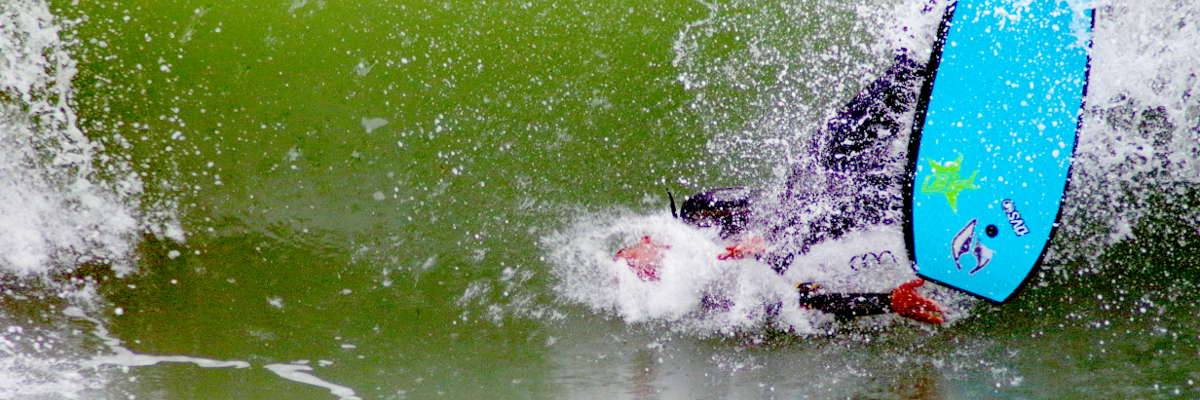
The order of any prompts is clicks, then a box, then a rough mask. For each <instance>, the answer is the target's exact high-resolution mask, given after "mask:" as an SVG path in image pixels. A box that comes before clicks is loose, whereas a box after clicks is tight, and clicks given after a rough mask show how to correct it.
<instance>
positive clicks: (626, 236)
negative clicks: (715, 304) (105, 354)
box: [544, 1, 1200, 333]
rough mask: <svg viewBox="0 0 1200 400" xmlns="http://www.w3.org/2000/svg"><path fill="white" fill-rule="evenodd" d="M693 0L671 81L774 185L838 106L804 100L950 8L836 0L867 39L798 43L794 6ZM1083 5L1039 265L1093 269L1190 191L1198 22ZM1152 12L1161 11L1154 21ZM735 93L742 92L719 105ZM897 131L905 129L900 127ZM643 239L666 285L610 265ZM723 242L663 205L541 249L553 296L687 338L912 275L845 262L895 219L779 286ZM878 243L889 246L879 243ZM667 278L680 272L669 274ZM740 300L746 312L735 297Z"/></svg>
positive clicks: (920, 52) (892, 231)
mask: <svg viewBox="0 0 1200 400" xmlns="http://www.w3.org/2000/svg"><path fill="white" fill-rule="evenodd" d="M701 3H702V4H703V5H704V6H705V9H707V10H708V11H709V13H708V15H707V16H706V17H705V18H703V19H701V20H699V21H697V22H695V23H692V24H689V25H687V26H686V27H685V28H684V29H683V30H682V32H681V33H680V35H679V37H678V38H677V40H676V43H675V44H674V48H675V51H676V59H675V66H676V67H677V68H680V69H681V70H682V71H683V72H682V73H681V74H680V76H679V79H680V82H681V83H682V84H683V86H684V87H685V89H688V90H689V92H691V93H694V94H695V100H694V102H693V107H694V108H697V109H701V110H707V111H709V112H705V113H703V115H705V116H707V117H708V118H710V119H709V120H708V121H707V123H706V124H705V128H706V130H707V131H708V133H709V135H710V137H711V138H712V139H710V142H709V146H708V148H709V150H710V152H711V153H712V155H713V156H714V157H715V158H717V159H719V160H721V161H720V162H721V163H723V164H725V165H730V166H731V168H727V171H728V172H729V174H730V175H731V176H733V177H735V178H737V179H739V180H740V181H741V182H740V183H743V184H747V183H753V182H754V181H756V180H760V179H762V178H761V176H762V175H761V173H758V172H755V171H762V170H770V171H773V172H772V173H771V175H773V177H772V178H767V179H765V181H767V182H778V181H782V180H783V177H784V176H786V174H787V171H788V170H789V168H794V167H788V166H795V165H803V164H806V163H809V161H808V160H810V159H812V158H814V157H816V156H818V155H814V154H811V153H810V150H809V148H808V147H806V146H804V145H796V144H797V143H808V142H809V141H810V140H811V139H810V138H811V135H812V134H813V132H815V131H817V129H818V127H819V126H820V125H819V123H818V122H815V121H823V120H824V119H823V118H821V116H822V115H826V116H827V115H829V114H828V113H830V112H832V110H834V109H836V107H837V104H839V100H838V99H845V98H848V95H842V96H828V97H829V98H823V97H824V96H822V98H820V99H815V100H814V99H813V98H812V94H813V93H817V92H821V93H848V92H849V91H850V88H852V87H854V86H855V80H854V79H849V80H843V79H841V78H842V77H844V76H846V75H854V73H853V72H852V71H854V69H855V68H863V67H864V66H865V67H867V68H872V69H874V70H875V71H876V72H872V73H871V74H866V75H868V78H870V77H871V76H874V75H877V74H878V72H877V71H878V70H880V69H881V68H879V67H878V66H879V65H886V64H884V62H885V61H879V62H877V61H873V60H887V59H889V58H890V55H891V54H893V52H895V51H898V50H903V51H906V53H907V54H909V55H911V56H913V57H914V58H917V59H919V60H924V59H925V58H926V57H927V55H928V53H929V51H930V50H931V45H932V43H933V41H934V37H935V31H936V28H937V25H938V23H939V22H940V17H941V15H942V14H943V10H944V7H945V4H938V2H926V1H922V2H901V3H898V4H896V5H895V6H894V7H891V8H885V7H879V6H878V5H877V4H869V5H867V4H864V5H859V6H857V7H856V6H855V5H854V4H847V5H839V6H832V7H834V8H839V7H840V8H841V9H843V10H846V11H847V12H853V14H854V15H856V16H857V17H858V18H859V20H858V22H856V24H857V25H855V26H857V27H858V28H859V29H863V30H864V31H865V32H860V33H863V34H865V35H873V36H874V39H873V40H870V39H863V38H862V37H861V36H856V35H857V33H851V34H845V33H843V34H842V35H841V36H838V35H832V36H831V37H825V36H817V37H813V38H808V40H807V41H803V42H796V41H794V40H789V39H787V38H788V37H789V36H790V35H789V34H788V33H789V32H790V29H791V28H785V27H783V25H787V23H788V22H793V23H794V24H793V26H798V25H802V24H803V23H804V21H803V20H802V18H801V17H799V16H797V15H796V14H791V13H789V12H788V10H789V6H783V7H781V8H772V7H755V6H754V5H755V4H756V3H755V2H753V1H746V2H735V3H736V4H731V5H723V4H721V5H719V4H716V3H706V2H701ZM1093 5H1094V6H1095V7H1096V9H1097V10H1098V11H1097V13H1098V14H1097V15H1098V17H1097V21H1098V22H1097V28H1096V30H1095V36H1094V53H1093V56H1092V72H1091V84H1090V86H1089V89H1088V90H1089V91H1088V94H1087V103H1086V104H1087V105H1086V109H1085V111H1084V115H1083V117H1082V129H1081V133H1080V142H1079V144H1078V148H1077V155H1076V163H1075V167H1074V171H1073V175H1072V181H1071V184H1070V187H1069V188H1068V192H1067V195H1066V199H1065V205H1064V211H1063V218H1062V221H1063V223H1062V225H1061V226H1060V228H1059V231H1058V232H1059V233H1058V235H1057V236H1056V239H1055V240H1053V241H1052V243H1051V246H1050V249H1049V251H1048V253H1047V257H1046V259H1045V264H1046V265H1048V266H1054V265H1059V264H1062V263H1065V262H1068V261H1070V260H1077V259H1080V258H1083V259H1084V260H1092V264H1091V265H1092V266H1091V267H1089V268H1100V267H1099V263H1096V262H1095V258H1096V257H1097V256H1098V255H1100V254H1102V253H1103V252H1104V251H1105V250H1106V249H1108V248H1110V247H1112V246H1114V245H1115V244H1117V243H1120V242H1122V241H1124V240H1127V239H1130V237H1131V235H1132V227H1133V226H1136V225H1138V224H1139V223H1140V221H1141V220H1142V218H1144V217H1146V216H1147V215H1149V214H1152V213H1153V212H1154V211H1155V209H1157V208H1162V205H1163V204H1172V203H1177V202H1180V201H1183V202H1186V201H1189V200H1187V199H1189V198H1192V197H1189V196H1190V195H1194V192H1195V191H1197V190H1198V189H1197V188H1198V185H1200V101H1198V100H1197V99H1196V98H1195V93H1194V91H1195V90H1196V89H1197V83H1200V80H1198V78H1197V76H1196V72H1195V71H1197V70H1200V53H1197V52H1196V51H1194V49H1192V48H1191V47H1192V45H1193V44H1194V43H1196V42H1197V41H1200V28H1197V26H1196V25H1194V23H1193V22H1192V21H1194V20H1195V19H1196V17H1200V6H1196V5H1190V4H1185V2H1168V3H1164V4H1154V5H1136V6H1134V5H1130V4H1126V3H1123V2H1094V3H1093ZM1072 6H1073V7H1078V4H1076V3H1072ZM747 9H751V10H759V11H756V12H757V13H760V14H761V13H767V14H770V13H772V12H773V11H778V12H781V13H782V14H780V15H773V17H772V18H766V19H765V20H767V21H774V22H773V23H766V24H760V23H758V21H761V20H763V19H754V18H750V16H749V15H747V14H754V13H755V12H746V11H745V10H747ZM835 11H836V10H835ZM834 14H835V15H836V14H837V13H836V12H835V13H834ZM781 15H782V16H781ZM1161 15H1171V17H1169V18H1158V16H1161ZM752 19H753V20H754V21H755V22H750V20H752ZM1168 26H1169V27H1170V29H1168V28H1167V27H1168ZM731 32H735V33H737V34H738V35H739V37H738V39H740V40H735V41H733V42H729V41H728V40H727V38H728V37H727V36H723V35H727V34H729V33H731ZM1130 32H1140V33H1141V34H1139V35H1134V36H1133V37H1134V38H1136V39H1135V40H1125V39H1122V38H1126V37H1129V33H1130ZM722 38H724V39H722ZM860 40H861V41H860ZM822 41H824V42H822ZM814 43H823V44H824V45H827V46H829V47H827V48H823V49H821V50H820V51H816V52H815V53H816V55H818V56H819V57H817V58H815V59H814V58H811V57H805V56H804V55H803V54H800V53H799V52H798V49H804V48H811V47H812V46H814ZM830 43H835V44H830ZM842 45H844V46H845V47H839V46H842ZM806 46H807V47H806ZM817 46H819V45H817ZM805 63H807V64H805ZM814 63H815V64H814ZM798 65H808V66H798ZM764 71H770V72H771V73H769V74H765V73H763V72H764ZM859 75H861V74H859ZM861 83H862V82H859V84H861ZM828 88H834V89H833V90H830V89H828ZM731 89H732V91H731ZM730 96H733V98H738V97H742V98H748V99H749V100H743V101H727V100H728V99H730V98H731V97H730ZM745 103H749V104H752V105H753V106H752V107H750V109H752V110H756V111H755V112H752V113H750V114H749V116H748V117H745V116H738V117H731V115H741V114H737V113H731V112H728V111H729V110H730V109H731V108H733V107H735V105H736V104H745ZM824 110H828V111H824ZM908 130H909V129H907V128H906V129H902V131H903V132H904V136H907V132H908ZM895 143H898V144H899V145H898V146H894V147H895V148H896V150H898V151H903V144H905V143H906V140H904V138H897V139H896V140H895ZM751 148H753V150H750V149H751ZM771 185H773V184H770V183H768V184H767V186H771ZM776 185H777V184H776ZM1193 197H1194V196H1193ZM1184 209H1187V210H1191V212H1190V213H1189V214H1187V215H1182V216H1181V217H1182V218H1184V219H1185V220H1187V221H1191V223H1192V224H1196V223H1200V207H1194V206H1193V207H1187V206H1184ZM1180 234H1183V235H1197V234H1200V231H1196V232H1180ZM641 235H650V236H652V237H654V238H655V239H656V240H659V241H660V242H663V243H666V244H668V245H670V246H672V248H671V249H670V250H669V251H668V253H667V255H666V258H665V259H664V263H663V264H664V272H663V274H664V277H663V279H662V281H661V282H643V281H640V280H638V279H637V278H636V277H635V276H634V275H633V273H632V272H631V271H630V270H629V268H627V267H626V266H625V265H624V263H623V262H622V261H614V260H613V259H612V254H613V253H614V252H615V251H616V249H618V248H620V247H622V246H624V245H629V244H631V243H632V242H631V241H632V240H633V238H637V237H639V236H641ZM721 243H722V242H721V241H720V240H719V238H717V237H716V233H715V232H704V231H696V230H694V229H691V228H688V227H686V226H684V225H682V224H681V223H679V222H676V221H674V220H672V219H670V218H669V217H668V216H665V215H663V214H662V213H656V214H652V215H637V214H634V213H630V212H619V213H613V214H607V215H606V214H598V215H590V216H587V217H582V218H577V219H576V220H575V221H574V222H573V225H572V226H571V227H569V228H566V229H564V230H563V231H561V232H560V233H558V234H557V235H556V236H553V237H551V238H549V239H548V240H546V241H545V243H544V244H545V245H546V247H547V248H548V249H549V250H548V252H549V253H550V255H551V256H550V261H551V263H552V264H553V265H554V271H553V274H554V275H555V277H556V278H558V279H559V283H558V285H557V287H556V290H557V292H558V293H559V295H560V296H561V297H563V298H565V299H568V300H570V301H572V302H577V303H581V304H585V305H588V306H589V307H591V308H592V309H594V310H596V311H599V312H608V313H614V314H616V315H618V316H620V317H621V318H623V319H624V320H626V321H628V322H633V323H639V322H645V321H667V322H669V323H670V324H671V325H672V326H673V327H679V328H681V329H682V330H688V331H692V332H713V331H723V332H729V331H730V330H737V329H745V328H754V327H761V326H764V325H763V322H764V320H765V318H764V316H765V315H766V314H767V313H766V312H764V310H763V309H762V307H763V305H764V304H772V302H777V301H781V299H788V298H790V297H789V296H794V294H792V293H793V292H791V291H792V290H793V289H790V286H789V285H788V284H787V281H793V282H803V281H820V282H835V284H836V285H841V286H842V287H843V288H845V289H846V290H874V291H881V290H887V289H888V285H894V284H897V283H898V282H902V281H903V279H905V278H908V277H911V276H912V275H911V273H910V272H908V271H906V270H907V268H906V267H901V266H906V265H908V260H896V262H895V263H894V265H893V266H892V268H886V266H885V268H876V269H873V270H869V271H868V272H866V273H864V272H862V271H858V270H857V269H855V268H850V265H851V264H852V263H847V262H845V261H843V260H848V259H850V258H852V257H854V256H855V255H856V254H861V253H863V252H864V251H870V252H876V254H878V252H882V251H891V252H892V253H894V254H904V252H903V251H902V250H903V247H902V246H903V244H902V232H901V231H900V229H899V228H898V227H896V226H880V227H872V228H869V229H867V230H866V231H864V232H859V233H855V234H852V235H849V236H847V237H845V238H842V239H839V240H835V241H829V242H826V243H822V244H821V245H819V246H817V247H815V248H813V249H812V250H811V251H810V252H808V253H806V254H804V255H802V256H800V257H799V258H798V259H797V260H796V261H795V263H794V264H793V265H795V266H801V267H800V268H795V267H794V268H792V269H791V270H789V271H788V274H787V275H786V276H785V277H784V279H779V277H777V276H775V277H772V276H771V275H772V274H773V273H771V272H770V270H769V269H768V268H766V267H765V266H763V265H761V264H758V265H755V264H756V263H754V262H752V261H738V262H718V261H716V260H715V259H714V258H713V255H715V254H718V253H720V252H721V249H722V244H721ZM880 243H893V244H892V245H891V247H888V245H884V246H882V247H881V246H880ZM762 271H767V272H766V273H763V272H762ZM672 275H674V278H675V279H678V281H675V282H672ZM1045 284H1046V283H1045V282H1042V283H1040V285H1045ZM932 292H933V293H932V294H931V296H933V297H934V298H935V299H937V300H938V301H940V302H942V303H944V304H945V305H947V306H948V307H947V308H948V311H949V313H948V314H949V315H950V318H949V319H950V320H954V319H955V318H961V317H964V316H966V315H969V314H970V310H971V309H972V308H973V307H974V305H975V302H974V301H973V300H972V299H970V298H968V297H966V296H965V295H963V294H960V293H956V292H954V291H952V290H950V289H947V288H942V287H936V289H933V290H932ZM712 293H723V294H724V295H726V296H730V297H732V298H736V301H735V303H736V304H738V305H737V307H738V308H736V309H734V310H731V312H729V313H727V314H722V315H720V316H716V317H714V315H712V314H713V313H711V312H709V313H706V312H705V310H704V309H703V307H702V304H701V303H702V302H701V299H702V298H704V297H705V296H707V295H710V294H712ZM747 302H748V304H753V305H754V306H750V305H744V304H746V303H747ZM754 307H759V308H758V309H755V308H754ZM785 309H787V307H785ZM793 312H794V313H795V314H793ZM812 314H813V313H811V312H807V311H788V312H785V313H783V314H780V316H779V318H777V319H776V320H774V322H773V323H777V324H780V326H777V327H778V328H782V329H785V330H791V331H794V332H798V333H811V332H820V331H821V328H819V327H818V326H820V325H821V323H822V320H821V318H820V317H819V316H814V315H812Z"/></svg>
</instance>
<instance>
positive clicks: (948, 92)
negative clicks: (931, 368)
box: [905, 0, 1094, 302]
mask: <svg viewBox="0 0 1200 400" xmlns="http://www.w3.org/2000/svg"><path fill="white" fill-rule="evenodd" d="M1076 3H1080V1H1063V0H1024V1H1013V0H959V1H957V2H956V4H953V5H951V6H949V9H948V10H947V12H946V17H945V18H946V19H945V20H944V21H943V24H942V28H941V29H940V30H939V41H938V44H937V45H935V47H934V54H933V57H932V58H931V61H930V63H931V67H933V69H934V70H935V71H936V74H935V76H934V78H933V79H931V80H930V82H928V83H926V87H925V88H924V90H923V91H922V97H921V101H920V103H919V105H918V108H917V118H916V120H915V122H914V125H913V126H914V128H913V135H912V142H911V146H910V152H909V157H910V158H909V171H910V176H912V178H913V181H912V185H911V188H910V190H909V192H908V193H907V196H906V202H905V205H906V211H907V215H908V218H907V221H906V224H905V233H906V238H907V241H908V247H909V251H910V256H911V259H912V260H913V262H914V263H916V266H917V267H916V268H917V269H918V273H919V274H920V275H922V276H923V277H925V278H928V279H931V280H934V281H937V282H940V283H943V284H946V285H948V286H952V287H955V288H958V289H961V290H964V291H966V292H969V293H972V294H975V295H978V296H981V297H984V298H987V299H989V300H992V301H996V302H1003V301H1005V300H1007V299H1008V298H1009V297H1010V296H1011V295H1012V294H1013V293H1014V292H1016V291H1017V289H1018V288H1019V287H1021V285H1022V284H1023V283H1024V281H1025V280H1026V279H1027V278H1028V277H1029V276H1030V275H1031V273H1032V271H1033V270H1034V268H1035V267H1036V266H1037V265H1038V264H1039V263H1040V261H1041V257H1042V255H1043V253H1044V251H1045V248H1046V244H1047V242H1048V241H1049V239H1050V237H1051V235H1052V233H1053V229H1054V227H1055V226H1056V224H1057V221H1058V216H1059V210H1060V203H1061V200H1062V197H1063V192H1064V190H1065V188H1066V185H1067V181H1068V178H1069V176H1070V167H1071V161H1072V156H1073V153H1074V150H1075V143H1076V132H1077V130H1078V127H1079V124H1080V122H1079V121H1080V112H1081V109H1082V106H1083V98H1084V95H1085V93H1086V89H1087V78H1088V65H1089V58H1088V57H1089V56H1088V52H1089V49H1090V47H1091V31H1092V22H1093V18H1094V11H1093V10H1091V9H1088V8H1085V7H1086V6H1085V5H1082V4H1076Z"/></svg>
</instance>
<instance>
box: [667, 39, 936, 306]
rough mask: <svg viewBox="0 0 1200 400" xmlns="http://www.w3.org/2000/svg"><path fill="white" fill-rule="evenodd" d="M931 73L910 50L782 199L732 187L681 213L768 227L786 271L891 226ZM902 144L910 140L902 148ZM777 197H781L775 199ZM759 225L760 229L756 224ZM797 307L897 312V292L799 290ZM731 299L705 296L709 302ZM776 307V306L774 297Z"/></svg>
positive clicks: (821, 146)
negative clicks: (861, 231)
mask: <svg viewBox="0 0 1200 400" xmlns="http://www.w3.org/2000/svg"><path fill="white" fill-rule="evenodd" d="M929 75H930V74H929V71H927V70H926V68H925V66H924V65H923V64H921V63H918V62H916V61H913V60H912V59H910V58H908V57H907V56H906V55H904V54H903V53H900V54H898V55H896V57H895V63H894V64H893V65H892V66H891V67H890V68H888V69H887V71H886V72H885V73H884V74H883V75H882V76H880V77H879V78H878V79H876V80H875V81H873V82H871V84H869V85H867V86H866V87H865V88H864V89H863V90H862V91H861V92H859V94H858V95H857V96H855V97H854V99H852V100H851V101H850V102H848V103H847V104H846V105H845V106H844V107H843V108H842V109H841V110H840V111H839V112H838V113H837V115H836V116H835V117H834V118H832V119H830V120H829V121H828V122H827V123H826V124H825V127H824V129H822V130H821V131H820V132H818V134H817V135H814V136H813V138H812V143H811V150H810V151H811V153H812V154H814V155H815V157H813V158H803V157H801V160H802V161H800V162H797V163H796V164H793V165H790V166H789V167H790V169H791V172H790V174H789V176H788V179H787V182H785V186H784V189H783V190H782V191H781V192H778V193H775V194H774V196H776V198H775V199H766V198H763V197H762V196H767V195H769V194H766V192H764V191H751V190H747V189H743V188H725V189H716V190H712V191H708V192H705V193H700V194H697V195H694V196H691V197H689V198H688V199H687V200H685V201H684V203H683V207H682V212H681V216H682V217H683V219H684V220H685V221H688V222H689V223H693V224H695V225H699V226H713V225H717V226H720V228H721V232H722V236H726V237H730V236H733V235H736V234H737V233H740V232H741V231H743V230H745V229H746V228H751V229H754V230H759V229H761V230H762V231H763V232H765V234H764V236H765V239H767V240H768V241H770V242H771V243H773V244H774V246H773V249H772V250H771V251H769V252H768V253H767V254H764V255H763V256H762V257H761V259H762V260H763V261H765V262H767V263H768V264H769V265H771V268H772V269H774V270H775V271H776V272H778V273H780V274H783V273H784V272H785V271H787V269H788V268H789V267H790V266H791V264H792V261H793V259H794V258H795V256H796V255H797V254H804V253H806V252H808V250H809V248H810V247H811V246H812V245H814V244H817V243H819V242H821V241H824V240H828V239H836V238H838V237H841V236H843V235H845V234H846V233H849V232H851V231H852V230H854V229H856V228H860V227H863V226H870V225H889V224H893V223H895V222H896V221H898V220H899V219H900V218H901V213H902V207H903V200H902V197H901V190H902V189H903V185H904V177H903V172H904V171H903V168H904V163H903V161H904V160H906V159H907V158H906V154H904V152H903V151H896V149H897V147H898V146H897V143H898V142H897V141H899V140H903V139H906V138H907V133H908V132H909V131H910V130H911V116H912V112H913V109H914V108H915V106H916V103H917V98H918V96H919V94H920V90H921V87H922V85H923V84H924V83H925V81H926V80H927V79H928V78H929ZM899 147H901V148H904V147H903V146H899ZM771 200H774V201H771ZM756 228H757V229H756ZM799 292H800V297H799V305H800V306H801V307H804V308H810V309H815V310H819V311H822V312H826V313H831V314H834V315H836V316H837V317H838V318H839V319H845V318H851V317H857V316H863V315H873V314H883V313H888V312H891V311H892V306H891V294H890V293H819V292H818V291H816V290H807V289H801V290H800V291H799ZM727 303H728V301H719V300H717V301H714V299H710V298H706V301H705V306H706V307H708V308H728V306H730V305H731V304H727ZM776 306H778V305H776Z"/></svg>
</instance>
